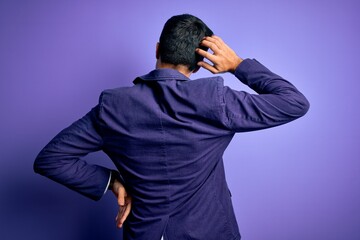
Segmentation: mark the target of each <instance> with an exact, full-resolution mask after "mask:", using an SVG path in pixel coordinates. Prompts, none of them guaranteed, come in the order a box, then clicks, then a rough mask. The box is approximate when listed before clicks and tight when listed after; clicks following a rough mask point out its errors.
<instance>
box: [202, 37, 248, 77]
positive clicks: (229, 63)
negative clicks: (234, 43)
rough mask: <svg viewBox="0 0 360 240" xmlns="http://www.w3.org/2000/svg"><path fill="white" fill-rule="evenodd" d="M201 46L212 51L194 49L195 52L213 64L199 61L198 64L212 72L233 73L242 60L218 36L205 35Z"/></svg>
mask: <svg viewBox="0 0 360 240" xmlns="http://www.w3.org/2000/svg"><path fill="white" fill-rule="evenodd" d="M201 46H204V47H207V48H209V49H211V51H212V52H213V53H210V52H207V51H204V50H202V49H200V48H197V49H196V53H198V54H199V55H201V56H203V57H204V58H206V59H208V60H209V61H210V62H211V63H212V64H213V65H211V64H209V63H207V62H204V61H200V62H199V63H198V65H199V66H200V67H203V68H205V69H207V70H209V71H210V72H212V73H224V72H231V73H234V72H235V69H236V68H237V66H238V65H239V64H240V63H241V62H242V61H243V60H242V59H241V58H240V57H239V56H238V55H237V54H236V53H235V52H234V51H233V50H232V49H231V48H230V47H229V46H228V45H227V44H226V43H225V42H224V41H223V40H222V39H221V38H220V37H218V36H215V35H213V36H211V37H205V38H204V39H203V40H202V42H201Z"/></svg>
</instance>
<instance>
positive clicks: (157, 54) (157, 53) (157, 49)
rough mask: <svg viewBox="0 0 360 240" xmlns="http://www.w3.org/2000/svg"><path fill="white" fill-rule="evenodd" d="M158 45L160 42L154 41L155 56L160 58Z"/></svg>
mask: <svg viewBox="0 0 360 240" xmlns="http://www.w3.org/2000/svg"><path fill="white" fill-rule="evenodd" d="M159 45H160V43H159V42H157V43H156V52H155V57H156V59H159V58H160V53H159Z"/></svg>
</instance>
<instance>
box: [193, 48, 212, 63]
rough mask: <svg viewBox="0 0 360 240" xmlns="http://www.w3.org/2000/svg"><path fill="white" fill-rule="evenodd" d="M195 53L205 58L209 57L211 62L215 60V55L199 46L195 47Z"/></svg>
mask: <svg viewBox="0 0 360 240" xmlns="http://www.w3.org/2000/svg"><path fill="white" fill-rule="evenodd" d="M196 53H197V54H199V55H200V56H203V57H204V58H206V59H209V60H210V61H211V62H214V61H216V56H214V55H213V54H211V53H209V52H207V51H205V50H203V49H201V48H197V49H196Z"/></svg>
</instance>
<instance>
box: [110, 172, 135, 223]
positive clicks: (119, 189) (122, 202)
mask: <svg viewBox="0 0 360 240" xmlns="http://www.w3.org/2000/svg"><path fill="white" fill-rule="evenodd" d="M111 190H112V192H113V193H114V194H115V197H116V198H117V202H118V205H119V211H118V213H117V216H116V218H115V221H116V226H117V227H118V228H121V227H122V226H123V224H124V222H125V220H126V218H127V217H128V215H129V213H130V210H131V196H129V195H128V194H127V192H126V189H125V187H124V186H123V185H122V184H121V183H120V182H119V180H117V179H115V180H114V182H113V184H112V188H111Z"/></svg>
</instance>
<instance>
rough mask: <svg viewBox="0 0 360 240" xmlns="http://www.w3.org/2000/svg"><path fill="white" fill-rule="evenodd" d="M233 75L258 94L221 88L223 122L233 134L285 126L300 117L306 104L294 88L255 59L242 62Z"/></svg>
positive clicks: (306, 106)
mask: <svg viewBox="0 0 360 240" xmlns="http://www.w3.org/2000/svg"><path fill="white" fill-rule="evenodd" d="M235 76H236V77H237V78H238V79H239V80H240V81H241V82H242V83H244V84H246V85H248V86H249V87H250V88H251V89H253V90H254V91H255V92H256V93H257V94H250V93H247V92H244V91H235V90H233V89H231V88H229V87H224V88H223V99H222V101H223V108H222V109H223V111H222V112H223V114H224V116H223V119H224V121H225V125H226V126H227V127H228V128H229V129H230V130H232V131H234V132H245V131H254V130H259V129H264V128H270V127H274V126H278V125H281V124H285V123H287V122H290V121H292V120H295V119H297V118H299V117H301V116H303V115H305V113H306V112H307V111H308V109H309V102H308V100H307V99H306V98H305V96H304V95H303V94H302V93H300V92H299V91H298V90H297V89H296V88H295V86H293V85H292V84H291V83H289V82H288V81H286V80H285V79H283V78H282V77H280V76H278V75H276V74H274V73H273V72H271V71H270V70H269V69H267V68H266V67H264V66H263V65H262V64H260V63H259V62H258V61H256V60H252V59H245V60H244V61H243V62H242V63H241V64H240V65H239V66H238V67H237V69H236V70H235Z"/></svg>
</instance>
